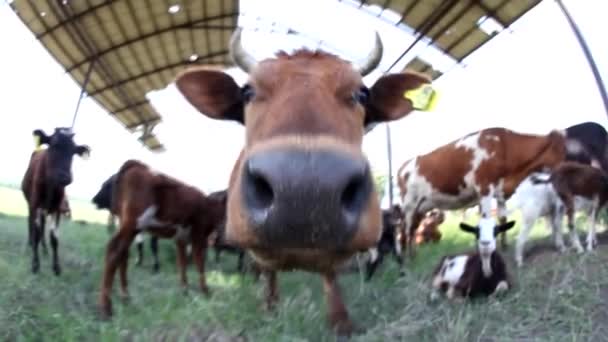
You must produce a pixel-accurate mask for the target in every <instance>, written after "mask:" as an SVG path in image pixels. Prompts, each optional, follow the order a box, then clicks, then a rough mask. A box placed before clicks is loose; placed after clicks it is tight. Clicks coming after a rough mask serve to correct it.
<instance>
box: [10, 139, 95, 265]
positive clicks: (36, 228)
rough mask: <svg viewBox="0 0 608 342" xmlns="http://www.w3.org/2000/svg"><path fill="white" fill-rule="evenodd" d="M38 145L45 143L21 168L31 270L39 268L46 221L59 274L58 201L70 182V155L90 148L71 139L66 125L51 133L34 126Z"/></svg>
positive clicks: (59, 204)
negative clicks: (25, 168) (39, 252)
mask: <svg viewBox="0 0 608 342" xmlns="http://www.w3.org/2000/svg"><path fill="white" fill-rule="evenodd" d="M33 134H34V136H35V137H37V139H38V142H39V144H40V145H48V148H46V149H39V150H36V151H34V152H33V153H32V155H31V157H30V163H29V166H28V168H27V170H26V171H25V175H24V177H23V181H22V182H21V190H22V191H23V195H24V196H25V200H26V201H27V204H28V210H29V215H28V226H29V234H28V240H29V242H30V245H31V247H32V272H33V273H37V272H38V271H39V269H40V260H39V256H38V244H39V243H40V242H41V241H44V226H45V224H46V222H47V216H48V223H49V225H50V229H49V234H50V241H51V248H52V251H53V271H54V272H55V275H59V274H61V266H60V265H59V255H58V254H57V247H58V246H59V240H58V229H59V222H60V220H61V215H62V210H61V208H62V203H63V202H64V200H65V187H66V186H68V185H70V184H71V183H72V159H73V157H74V154H78V155H80V156H83V155H84V154H88V153H89V152H90V150H89V147H88V146H85V145H76V144H75V143H74V133H73V132H72V130H71V129H70V128H63V127H60V128H55V132H53V134H52V135H46V133H44V132H43V131H42V130H39V129H37V130H35V131H34V132H33Z"/></svg>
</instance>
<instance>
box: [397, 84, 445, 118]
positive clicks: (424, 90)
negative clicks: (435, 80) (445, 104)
mask: <svg viewBox="0 0 608 342" xmlns="http://www.w3.org/2000/svg"><path fill="white" fill-rule="evenodd" d="M438 95H439V94H438V93H437V91H436V90H435V89H433V86H432V85H430V84H424V85H422V86H420V87H418V88H416V89H412V90H408V91H406V92H405V93H403V97H404V98H406V99H408V100H410V101H412V104H413V106H414V109H415V110H420V111H424V112H430V111H432V110H433V109H434V108H435V105H436V104H437V98H438Z"/></svg>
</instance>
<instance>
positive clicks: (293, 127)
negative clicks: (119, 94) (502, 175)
mask: <svg viewBox="0 0 608 342" xmlns="http://www.w3.org/2000/svg"><path fill="white" fill-rule="evenodd" d="M240 36H241V29H237V30H236V32H235V34H234V36H233V38H232V40H231V47H230V51H231V54H232V57H233V59H234V61H235V62H236V64H237V65H238V66H239V67H240V68H241V69H243V70H244V71H246V72H248V73H249V81H248V82H247V84H246V85H244V86H243V87H240V86H238V85H237V83H236V82H235V81H234V79H232V77H230V76H229V75H228V74H226V73H223V72H220V71H217V70H211V69H204V68H199V69H192V70H188V71H186V72H185V73H183V74H182V75H181V76H180V77H178V79H177V82H176V83H177V87H178V89H179V90H180V91H181V92H182V94H183V95H184V96H185V98H186V99H187V100H188V101H189V102H190V103H191V104H192V105H193V106H194V107H196V108H197V109H198V110H199V111H200V112H201V113H203V114H205V115H206V116H208V117H210V118H214V119H224V120H234V121H237V122H240V123H242V124H244V125H245V128H246V142H245V147H244V148H243V150H242V152H241V154H240V156H239V158H238V160H237V161H236V164H235V166H234V168H233V171H232V174H231V178H230V183H229V195H228V217H227V220H228V221H227V226H226V238H227V240H228V241H230V242H231V243H234V244H236V245H239V246H240V247H243V248H246V249H249V250H250V252H251V253H252V255H253V257H254V259H255V260H256V261H257V262H258V263H259V264H260V265H261V266H262V267H263V268H265V269H266V270H267V271H269V277H268V280H269V282H268V289H269V291H268V293H267V297H266V298H267V304H268V306H272V304H273V303H274V301H276V300H277V298H278V294H277V287H276V274H275V272H276V271H278V270H292V269H302V270H308V271H312V272H318V273H321V274H322V276H323V287H324V290H325V294H326V299H327V302H328V304H329V320H330V324H331V326H332V328H333V329H335V330H336V331H337V333H338V334H339V335H350V334H351V333H352V331H353V325H352V323H351V320H350V318H349V315H348V312H347V310H346V307H345V306H344V303H343V301H342V298H341V295H340V290H339V286H338V283H337V282H336V269H337V267H338V265H340V264H341V263H343V262H344V261H345V260H347V259H349V257H351V256H352V255H353V254H354V253H355V252H357V251H361V250H366V249H367V248H369V247H371V246H373V245H375V244H376V242H377V241H378V239H379V237H380V233H381V213H380V206H379V203H378V199H377V196H376V194H375V190H374V186H373V181H372V177H371V173H370V167H369V164H368V161H367V160H366V158H365V156H364V155H363V153H362V149H361V143H362V139H363V134H364V131H365V130H366V128H368V129H369V128H371V127H372V126H373V125H374V124H376V123H379V122H385V121H391V120H396V119H399V118H402V117H404V116H405V115H407V114H408V113H410V112H411V111H412V102H411V101H410V100H409V99H408V98H407V97H406V96H405V95H404V94H405V92H406V91H408V90H412V89H418V88H419V87H421V86H422V85H425V84H428V83H429V80H428V78H426V77H424V76H421V75H418V74H414V73H403V74H392V75H386V76H383V77H380V78H379V79H378V80H377V81H376V82H375V84H374V85H373V86H372V87H371V88H369V89H368V88H367V87H366V86H365V85H364V83H363V80H362V76H364V75H366V74H367V73H369V72H371V71H372V70H373V69H374V68H375V67H376V66H377V65H378V63H379V62H380V59H381V57H382V43H381V41H380V38H379V36H376V46H375V48H374V49H373V51H372V52H371V54H370V55H369V56H368V57H367V59H366V60H365V61H364V62H362V63H361V64H360V65H353V64H351V63H350V62H348V61H345V60H342V59H340V58H339V57H337V56H335V55H331V54H329V53H326V52H323V51H309V50H305V49H302V50H298V51H295V52H293V53H292V54H288V53H285V52H279V53H278V54H277V55H276V57H275V58H270V59H266V60H264V61H261V62H256V61H255V59H254V58H253V56H251V55H250V54H248V53H247V52H246V51H244V49H243V47H242V46H241V39H240Z"/></svg>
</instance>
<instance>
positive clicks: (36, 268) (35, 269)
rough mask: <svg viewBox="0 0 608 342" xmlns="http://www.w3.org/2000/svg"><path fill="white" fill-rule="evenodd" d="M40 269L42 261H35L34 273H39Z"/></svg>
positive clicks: (33, 265)
mask: <svg viewBox="0 0 608 342" xmlns="http://www.w3.org/2000/svg"><path fill="white" fill-rule="evenodd" d="M38 271H40V263H37V262H36V263H33V264H32V273H34V274H36V273H38Z"/></svg>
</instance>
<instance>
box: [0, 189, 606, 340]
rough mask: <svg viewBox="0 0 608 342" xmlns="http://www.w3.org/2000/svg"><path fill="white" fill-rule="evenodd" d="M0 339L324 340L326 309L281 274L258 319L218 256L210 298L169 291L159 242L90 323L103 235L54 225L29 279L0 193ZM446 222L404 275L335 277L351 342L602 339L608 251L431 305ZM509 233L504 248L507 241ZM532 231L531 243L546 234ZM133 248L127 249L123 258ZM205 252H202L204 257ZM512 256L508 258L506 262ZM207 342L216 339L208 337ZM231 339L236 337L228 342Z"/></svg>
mask: <svg viewBox="0 0 608 342" xmlns="http://www.w3.org/2000/svg"><path fill="white" fill-rule="evenodd" d="M0 199H1V201H0V212H2V213H5V214H7V215H3V216H2V217H0V232H1V233H0V340H2V341H5V340H6V341H41V340H44V341H117V340H119V341H123V340H124V341H160V340H162V341H174V340H179V341H181V340H184V341H186V340H200V341H205V340H214V339H213V336H214V337H215V338H216V339H215V340H226V339H222V338H226V337H229V336H232V337H235V336H239V335H240V336H242V337H243V339H247V340H250V341H332V340H333V336H332V334H331V333H330V332H329V330H328V329H327V326H326V324H325V312H326V308H325V302H324V299H323V293H322V288H321V281H320V278H319V277H318V276H315V275H312V274H308V273H302V272H293V273H282V274H280V276H279V286H280V290H281V300H280V304H279V305H278V307H277V310H276V312H274V313H267V312H265V311H264V310H263V309H262V307H261V305H262V298H263V297H262V295H263V287H262V284H263V283H262V282H259V283H255V282H254V281H253V279H252V277H251V276H249V275H247V276H245V277H241V276H240V275H238V274H236V273H234V272H233V270H234V269H235V267H236V258H234V257H233V256H231V255H223V256H222V260H221V262H220V263H219V264H216V263H215V261H214V260H213V258H210V260H208V261H207V269H208V273H207V275H208V282H209V284H210V286H211V289H212V291H213V295H212V297H211V298H206V297H205V296H203V295H201V294H199V293H198V292H197V290H196V288H195V287H194V284H195V283H196V279H197V275H196V273H195V271H194V269H193V267H191V269H190V271H189V274H188V275H189V280H190V284H191V288H192V290H191V291H190V292H189V294H188V295H184V294H183V292H182V291H181V290H180V289H179V287H178V282H177V274H176V270H175V266H174V263H175V262H174V260H175V251H174V248H173V245H172V243H171V242H170V241H166V240H165V241H161V244H160V254H161V258H162V261H161V262H162V265H161V271H160V273H159V274H156V275H155V274H152V272H151V267H150V258H149V249H148V248H147V246H146V260H145V263H146V265H145V267H143V268H138V267H135V266H134V265H133V264H134V260H133V259H134V258H133V257H132V258H131V261H130V265H131V266H130V267H129V280H130V284H129V289H130V293H131V301H130V302H129V303H122V302H121V301H120V299H119V298H118V296H116V294H117V291H116V285H117V284H115V296H114V297H113V299H114V310H115V315H114V318H113V320H112V321H110V322H103V321H100V320H99V319H98V317H97V308H96V300H97V295H98V291H99V282H100V277H101V268H102V266H103V262H102V260H103V251H104V248H105V243H106V242H107V239H108V235H107V232H106V230H105V228H104V227H103V226H102V225H98V224H92V223H91V224H86V225H82V224H78V223H72V222H67V223H65V224H63V225H62V227H61V245H60V255H61V262H62V266H63V274H62V275H61V276H60V277H55V276H54V275H53V273H52V270H51V266H50V258H49V257H43V258H42V263H41V273H40V274H38V275H32V274H31V273H30V271H29V269H30V252H29V250H28V249H27V248H26V247H25V241H26V224H25V220H24V218H23V217H19V216H16V215H21V216H22V215H23V214H24V206H23V204H24V203H22V202H19V201H23V200H22V198H21V197H20V194H19V193H18V192H15V191H12V190H11V191H8V190H2V189H0ZM87 206H88V204H87V203H85V202H82V203H80V204H78V205H76V203H73V204H72V210H73V215H74V216H75V217H76V218H77V219H79V218H81V219H86V220H87V221H88V222H94V221H97V222H104V221H105V214H103V213H101V212H100V213H95V216H92V213H94V209H92V207H91V206H88V207H87ZM456 223H457V217H453V216H451V215H448V221H447V223H446V224H445V225H444V226H442V231H443V233H444V237H443V240H442V241H441V242H440V243H439V244H437V245H433V246H423V247H422V248H420V249H419V253H418V256H417V258H416V260H415V261H414V262H413V263H412V264H408V266H407V269H408V272H407V274H406V275H405V276H403V277H398V276H397V270H396V265H395V263H394V262H393V261H392V260H391V259H390V258H388V259H387V260H386V261H385V263H384V264H383V265H382V267H381V268H380V269H379V270H378V273H377V274H376V275H375V277H374V279H373V280H372V281H371V282H370V283H365V282H364V281H363V277H362V274H361V273H359V272H352V273H349V274H345V275H342V276H341V277H340V283H341V285H342V288H343V295H344V299H345V301H346V303H347V306H348V308H349V310H350V312H351V315H352V316H353V319H354V320H355V321H356V323H357V324H358V325H359V326H362V327H364V328H365V329H366V331H365V332H364V333H363V334H360V335H357V336H355V338H354V340H355V341H393V340H396V341H601V340H607V339H608V330H607V327H608V324H607V323H608V304H606V303H607V301H608V254H607V253H606V250H605V249H604V248H603V247H602V248H601V249H599V250H598V251H596V252H595V253H594V254H592V255H585V256H582V257H579V256H576V255H573V254H567V255H563V256H557V255H556V254H553V253H549V254H544V255H541V256H539V257H537V258H534V260H532V261H531V262H530V263H529V264H528V266H527V267H526V268H524V269H523V270H521V271H518V270H516V269H513V268H512V274H513V278H514V280H515V282H516V288H515V289H514V290H513V291H511V292H510V293H508V294H507V295H506V296H505V297H503V298H501V299H498V300H477V301H474V302H471V303H461V304H457V303H448V302H446V301H439V302H437V303H429V302H428V301H427V297H428V284H429V279H428V278H429V273H430V272H431V271H432V268H433V267H434V266H435V263H436V262H437V260H438V258H439V257H440V256H441V255H443V254H450V253H455V252H459V251H463V250H468V249H469V248H471V247H472V246H473V243H472V237H470V236H469V235H467V234H462V233H461V232H459V231H458V230H457V229H456V228H455V227H456ZM516 233H517V231H516V230H515V231H513V232H511V236H510V242H511V244H512V241H513V235H515V234H516ZM547 234H548V232H547V230H546V229H542V228H540V229H536V230H535V231H534V232H533V236H535V237H537V238H538V237H542V236H544V235H547ZM133 254H134V251H133V252H132V255H133ZM209 254H210V255H211V254H212V253H209ZM507 257H508V259H509V260H510V259H512V255H511V254H510V253H509V254H508V255H507ZM211 334H215V335H213V336H212V337H209V336H210V335H211ZM235 339H236V338H235Z"/></svg>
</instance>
